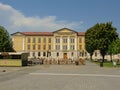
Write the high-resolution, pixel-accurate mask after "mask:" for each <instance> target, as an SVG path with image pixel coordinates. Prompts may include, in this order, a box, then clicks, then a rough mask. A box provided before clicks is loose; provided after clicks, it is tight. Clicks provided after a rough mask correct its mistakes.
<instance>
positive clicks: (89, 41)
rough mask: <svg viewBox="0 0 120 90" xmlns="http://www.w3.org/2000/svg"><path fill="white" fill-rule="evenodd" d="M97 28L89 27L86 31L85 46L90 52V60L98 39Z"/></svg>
mask: <svg viewBox="0 0 120 90" xmlns="http://www.w3.org/2000/svg"><path fill="white" fill-rule="evenodd" d="M95 37H96V36H95V29H94V27H91V28H89V29H88V30H87V31H86V32H85V48H86V50H87V52H88V53H89V54H90V60H92V56H93V52H94V50H96V40H95Z"/></svg>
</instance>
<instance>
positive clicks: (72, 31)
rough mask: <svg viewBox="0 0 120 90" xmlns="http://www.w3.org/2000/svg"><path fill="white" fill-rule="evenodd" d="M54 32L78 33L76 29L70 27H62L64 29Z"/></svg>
mask: <svg viewBox="0 0 120 90" xmlns="http://www.w3.org/2000/svg"><path fill="white" fill-rule="evenodd" d="M53 33H61V34H64V33H77V32H76V31H74V30H71V29H68V28H62V29H60V30H57V31H54V32H53Z"/></svg>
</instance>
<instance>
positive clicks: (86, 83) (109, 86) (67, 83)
mask: <svg viewBox="0 0 120 90" xmlns="http://www.w3.org/2000/svg"><path fill="white" fill-rule="evenodd" d="M3 69H6V72H2V70H3ZM0 90H120V68H105V67H103V68H100V67H99V66H97V65H96V64H93V63H90V62H89V61H87V62H86V65H78V66H76V65H37V66H32V67H17V68H16V67H10V68H8V67H0Z"/></svg>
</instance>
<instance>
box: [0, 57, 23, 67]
mask: <svg viewBox="0 0 120 90" xmlns="http://www.w3.org/2000/svg"><path fill="white" fill-rule="evenodd" d="M0 66H22V60H20V59H14V60H13V59H0Z"/></svg>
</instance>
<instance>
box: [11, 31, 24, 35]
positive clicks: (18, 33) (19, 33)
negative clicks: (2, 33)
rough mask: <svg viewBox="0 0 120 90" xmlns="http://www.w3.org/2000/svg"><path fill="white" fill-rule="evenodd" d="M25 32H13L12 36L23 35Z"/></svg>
mask: <svg viewBox="0 0 120 90" xmlns="http://www.w3.org/2000/svg"><path fill="white" fill-rule="evenodd" d="M23 35H24V34H22V33H21V32H16V33H13V34H12V36H23Z"/></svg>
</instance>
